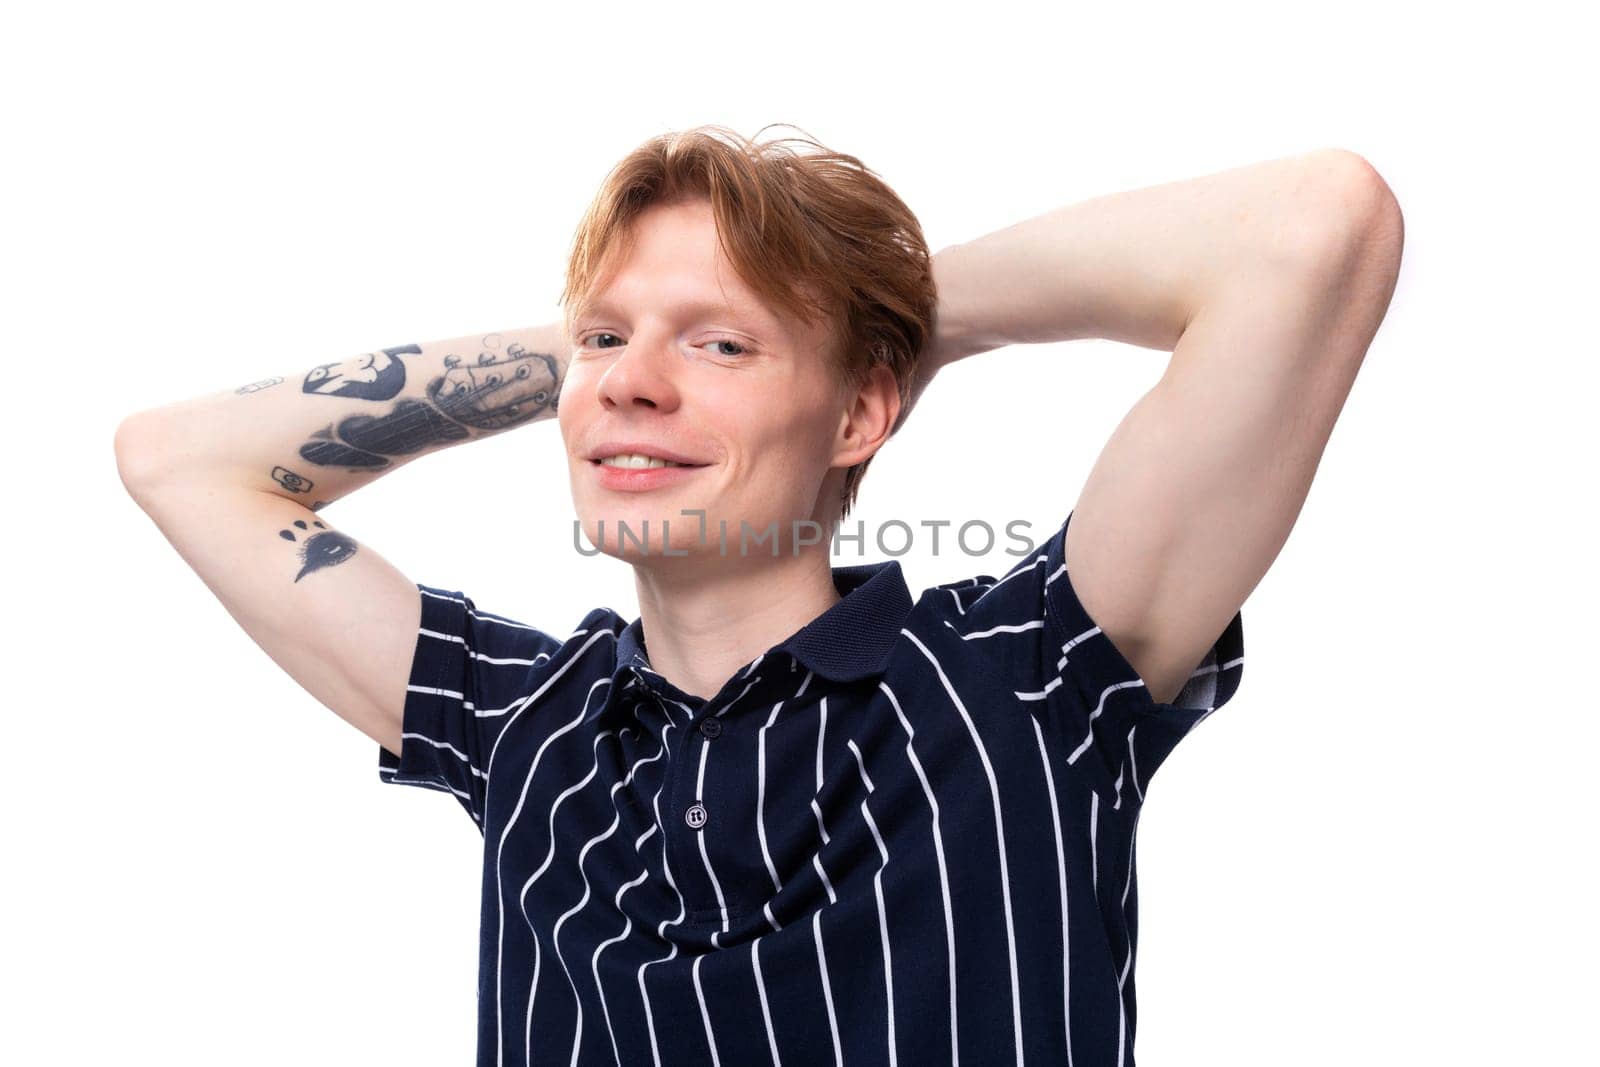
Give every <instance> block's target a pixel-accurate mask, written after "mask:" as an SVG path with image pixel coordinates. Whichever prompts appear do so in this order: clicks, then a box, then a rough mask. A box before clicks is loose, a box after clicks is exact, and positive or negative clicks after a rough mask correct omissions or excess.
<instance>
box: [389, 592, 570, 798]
mask: <svg viewBox="0 0 1600 1067" xmlns="http://www.w3.org/2000/svg"><path fill="white" fill-rule="evenodd" d="M417 591H418V594H419V595H420V596H421V598H422V623H421V625H420V626H419V627H418V629H417V643H416V649H415V652H414V653H413V656H412V661H411V674H410V678H409V679H408V681H407V684H406V701H405V711H404V722H403V725H402V732H401V748H400V753H399V755H398V756H396V755H395V754H394V753H392V752H390V751H389V750H388V749H387V748H384V747H383V746H382V745H380V746H379V747H378V777H379V778H380V779H381V780H383V781H385V782H395V783H397V784H400V785H416V786H422V787H424V788H427V789H437V790H439V791H441V792H448V793H452V794H454V795H455V797H456V799H457V800H458V801H460V803H461V806H462V807H463V808H465V809H466V811H467V814H469V815H471V816H472V819H473V821H474V822H475V823H476V824H477V825H478V828H479V829H480V830H482V829H483V820H484V806H485V805H484V798H485V795H486V791H487V785H488V775H489V769H490V766H491V757H492V756H493V754H494V750H495V743H496V742H497V741H498V740H499V737H500V733H501V731H502V730H503V729H504V728H505V726H506V724H507V723H508V722H510V721H511V720H512V719H513V718H514V716H515V714H516V712H517V710H518V707H519V705H520V704H522V703H525V698H526V697H528V696H529V694H531V693H533V692H534V691H535V689H536V688H537V684H538V679H539V678H540V676H541V667H543V665H545V664H547V663H548V662H549V661H550V658H551V657H552V656H553V655H554V654H555V653H556V652H557V651H558V650H559V648H560V646H561V642H560V641H559V640H557V639H555V638H553V637H551V636H550V635H549V634H546V633H544V632H543V631H541V630H538V629H536V628H534V627H532V626H529V625H527V624H525V623H520V622H516V621H515V620H512V619H508V618H504V617H502V616H499V615H491V614H489V613H488V612H483V611H479V610H478V609H477V607H476V606H475V605H474V604H473V602H472V601H471V599H469V598H468V597H466V596H464V595H463V594H461V593H460V592H450V591H447V590H445V589H440V588H435V587H432V586H427V585H422V584H420V583H418V585H417Z"/></svg>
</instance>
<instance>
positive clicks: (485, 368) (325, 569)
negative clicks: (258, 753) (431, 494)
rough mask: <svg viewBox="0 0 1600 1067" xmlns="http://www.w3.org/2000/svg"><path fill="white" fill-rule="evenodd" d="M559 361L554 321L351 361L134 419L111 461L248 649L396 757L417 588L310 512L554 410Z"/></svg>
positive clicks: (562, 348)
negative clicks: (439, 453) (411, 464)
mask: <svg viewBox="0 0 1600 1067" xmlns="http://www.w3.org/2000/svg"><path fill="white" fill-rule="evenodd" d="M569 358H570V352H569V351H568V349H567V347H566V344H565V341H564V339H563V331H562V328H561V326H560V324H552V325H549V326H543V327H535V328H532V329H526V330H517V331H509V332H506V333H501V334H489V335H487V336H485V335H473V336H470V337H465V338H459V339H456V340H450V341H438V342H432V343H427V344H420V345H404V346H400V347H398V348H390V349H385V350H382V351H379V352H371V353H366V354H363V355H361V356H357V357H355V358H353V359H348V360H345V361H343V362H341V363H331V364H322V365H319V366H317V367H313V368H311V369H310V370H309V371H306V372H303V373H300V374H296V375H293V376H290V377H287V378H285V377H278V376H274V377H270V378H266V379H263V380H262V381H259V382H253V383H251V384H249V385H245V386H241V387H239V388H237V389H226V390H222V391H220V392H217V393H212V394H209V395H206V396H201V397H198V398H195V399H193V400H188V401H184V402H181V403H176V404H172V405H169V406H167V407H162V408H155V409H152V410H150V411H145V412H140V413H138V414H135V415H131V416H129V417H128V418H127V419H126V420H124V421H123V423H122V425H121V426H119V427H118V428H117V435H116V453H117V467H118V471H119V473H120V474H121V475H122V480H123V484H124V485H125V487H126V488H127V490H128V492H129V494H130V495H131V496H132V497H133V498H134V500H135V501H136V502H137V503H138V504H139V506H140V507H141V508H142V509H143V510H144V511H145V513H146V514H147V515H149V517H150V518H151V520H152V521H154V522H155V524H156V525H157V527H159V528H160V530H161V532H162V534H163V535H164V536H165V537H166V538H167V540H168V541H170V542H171V543H172V546H173V548H175V549H176V550H177V551H178V554H179V555H180V556H182V557H183V560H184V562H185V563H187V564H188V565H189V566H190V567H191V568H192V569H193V570H194V572H195V573H196V574H197V575H198V576H199V577H200V579H201V581H203V582H204V583H205V584H206V586H207V587H208V588H209V589H210V590H211V592H212V593H213V594H214V595H215V596H216V597H217V599H218V600H219V601H220V602H221V603H222V605H223V607H225V608H226V609H227V611H228V613H229V614H230V615H232V616H233V618H234V620H235V621H236V622H238V623H239V625H240V627H242V628H243V629H244V631H245V632H246V633H248V634H249V635H250V637H251V639H252V640H254V641H255V642H256V644H257V645H259V646H260V647H261V648H262V650H263V651H265V652H266V653H267V655H268V656H270V657H271V658H272V659H273V660H274V661H275V662H276V663H277V664H278V665H279V666H280V667H282V668H283V669H284V670H285V671H286V672H287V673H288V674H289V675H290V676H291V677H293V678H294V679H295V680H296V681H297V682H299V683H300V684H301V686H303V687H304V688H305V689H306V691H307V692H309V693H310V694H311V695H312V696H314V697H316V698H317V699H318V700H319V701H321V702H322V703H323V704H324V705H326V706H327V707H328V708H330V709H332V710H333V711H334V712H335V713H337V714H338V715H339V716H340V717H342V718H344V719H345V720H346V721H348V722H350V723H351V724H352V725H354V726H356V727H357V728H358V729H360V730H361V731H362V732H363V733H365V734H367V735H368V736H369V737H371V738H372V739H373V740H375V741H377V742H378V743H379V744H381V745H383V746H384V747H385V748H387V749H388V750H389V751H391V752H393V753H394V754H395V755H397V756H398V755H400V754H401V745H402V743H403V737H402V727H403V725H404V711H405V703H406V694H407V692H408V688H407V683H408V681H409V677H410V668H411V664H412V659H413V655H414V653H415V651H416V646H417V641H418V629H419V625H420V620H421V610H422V609H421V599H420V593H419V590H418V589H417V587H416V585H415V584H414V583H413V582H412V581H411V580H410V579H409V578H407V577H406V576H405V575H404V574H402V573H401V572H400V571H399V570H398V569H396V568H395V567H394V566H393V565H391V564H390V563H389V562H388V561H387V560H385V559H384V558H383V557H382V556H380V555H379V554H378V553H376V552H373V551H371V550H370V549H368V548H366V547H365V546H364V545H362V544H361V543H360V542H358V541H357V540H356V538H355V537H354V536H352V535H351V534H350V533H349V532H347V531H344V530H340V529H338V528H336V527H335V526H334V524H333V523H332V522H331V521H330V520H328V519H327V518H326V517H325V516H319V515H317V514H315V511H316V509H318V508H320V507H321V506H322V505H323V504H325V503H331V502H332V501H335V500H338V499H339V498H340V497H342V496H344V495H346V494H348V493H350V492H351V491H353V490H354V489H356V488H359V487H361V486H363V485H366V484H368V483H370V482H371V481H373V480H374V479H376V478H379V477H381V476H382V475H384V474H385V473H387V472H389V471H391V470H394V469H395V468H396V467H398V466H400V465H401V464H403V463H406V462H408V461H410V460H412V459H415V458H417V457H418V456H421V455H424V454H426V453H428V452H431V451H435V450H437V449H440V448H444V447H448V446H449V445H454V444H460V443H463V442H465V441H472V440H476V439H478V438H479V437H483V436H486V435H489V434H494V433H498V432H500V431H502V430H507V429H511V428H512V427H515V426H519V425H522V424H523V423H526V422H533V421H536V420H539V419H544V418H549V417H551V416H552V415H554V414H555V410H556V398H557V396H558V394H559V392H560V386H561V381H562V379H563V377H564V373H565V369H566V365H567V361H568V359H569ZM428 513H429V509H419V515H420V516H423V517H426V516H427V515H428ZM132 580H133V581H135V582H138V581H139V580H140V579H139V578H138V577H137V576H134V577H133V578H132ZM471 652H472V650H471V649H463V650H462V654H463V655H470V654H471Z"/></svg>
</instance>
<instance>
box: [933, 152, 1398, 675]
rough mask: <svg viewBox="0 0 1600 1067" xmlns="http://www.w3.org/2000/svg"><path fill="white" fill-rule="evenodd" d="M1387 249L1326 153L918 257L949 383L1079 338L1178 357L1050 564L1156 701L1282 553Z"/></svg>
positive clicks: (1386, 226) (1376, 312) (1372, 202)
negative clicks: (980, 367)
mask: <svg viewBox="0 0 1600 1067" xmlns="http://www.w3.org/2000/svg"><path fill="white" fill-rule="evenodd" d="M1402 243H1403V221H1402V218H1401V215H1400V210H1399V207H1398V204H1397V203H1396V201H1395V199H1394V197H1393V195H1392V194H1391V193H1390V192H1389V190H1388V188H1387V186H1386V185H1385V184H1384V183H1383V181H1382V179H1381V178H1380V177H1379V176H1378V175H1377V173H1376V172H1375V171H1374V170H1373V169H1372V167H1371V166H1370V165H1369V164H1368V163H1367V162H1366V161H1365V160H1363V159H1361V157H1359V156H1356V155H1354V154H1353V153H1350V152H1344V151H1339V150H1331V149H1330V150H1322V151H1317V152H1312V153H1308V154H1306V155H1303V156H1296V157H1293V158H1289V159H1281V160H1272V161H1269V162H1266V163H1262V164H1257V165H1255V166H1250V167H1242V168H1237V169H1234V170H1229V171H1224V172H1221V173H1219V174H1213V175H1208V176H1205V177H1201V178H1198V179H1194V180H1191V181H1184V182H1175V183H1169V184H1166V185H1158V186H1153V187H1149V188H1144V189H1136V190H1132V191H1128V192H1120V193H1116V194H1113V195H1111V196H1106V197H1100V198H1097V199H1093V200H1088V201H1084V202H1082V203H1079V204H1073V205H1070V206H1068V207H1065V208H1062V209H1059V210H1057V211H1055V212H1052V213H1050V214H1047V215H1044V216H1040V217H1038V218H1035V219H1030V220H1027V221H1025V222H1022V223H1019V224H1017V225H1015V226H1012V227H1009V228H1007V229H1004V230H1000V231H998V232H996V233H993V234H989V235H987V236H985V237H982V238H979V239H977V240H975V241H972V242H968V243H966V244H963V245H957V246H954V247H952V248H947V249H945V250H943V251H941V252H940V253H939V254H938V255H937V256H936V257H935V258H934V272H935V280H936V283H937V286H938V289H939V312H938V322H939V324H940V325H939V327H938V331H937V332H939V333H941V334H943V339H942V341H941V342H940V343H939V345H938V346H936V348H937V350H939V351H942V352H946V353H950V354H951V355H950V356H949V358H947V359H946V360H945V365H948V363H949V362H953V361H954V360H956V359H960V358H965V357H966V356H967V355H973V354H976V353H978V352H983V351H987V350H989V349H992V348H998V347H1002V346H1005V345H1011V344H1027V343H1044V342H1053V341H1065V340H1074V339H1079V338H1087V337H1103V338H1108V339H1111V340H1117V341H1123V342H1126V343H1129V344H1134V345H1139V346H1142V347H1146V348H1158V349H1170V350H1171V351H1172V358H1171V360H1170V361H1169V363H1168V366H1167V368H1166V371H1165V373H1164V374H1163V375H1162V377H1161V380H1160V381H1159V382H1157V383H1156V385H1155V386H1154V387H1153V388H1152V389H1151V390H1150V391H1149V392H1148V393H1146V394H1145V395H1144V396H1143V397H1141V398H1140V400H1139V401H1138V403H1136V404H1135V405H1134V406H1133V408H1132V409H1131V410H1130V411H1129V412H1128V414H1127V415H1126V417H1124V419H1123V420H1122V422H1121V423H1120V424H1119V425H1118V426H1117V428H1116V430H1115V431H1114V432H1113V433H1112V435H1111V437H1110V439H1109V440H1108V441H1107V443H1106V445H1105V448H1104V450H1103V451H1102V452H1101V454H1100V457H1099V459H1098V460H1097V461H1096V463H1095V465H1094V467H1093V469H1092V470H1091V472H1090V474H1089V477H1088V480H1087V481H1086V483H1085V484H1084V487H1083V489H1082V492H1081V494H1080V495H1079V498H1078V501H1077V503H1076V505H1075V506H1074V507H1073V509H1072V511H1073V520H1072V522H1071V524H1070V525H1069V526H1068V529H1067V543H1066V546H1065V555H1066V564H1067V571H1068V573H1069V574H1070V575H1071V580H1072V583H1073V587H1074V588H1075V589H1076V591H1077V592H1078V595H1079V599H1080V601H1081V602H1082V604H1083V606H1084V608H1085V610H1086V611H1087V612H1088V613H1089V615H1090V616H1091V617H1092V618H1093V619H1094V620H1095V621H1096V622H1097V623H1099V625H1100V627H1101V629H1102V630H1103V631H1104V632H1105V633H1106V635H1107V636H1108V637H1109V638H1110V639H1111V641H1112V643H1113V644H1114V645H1116V647H1117V648H1118V649H1119V650H1120V651H1121V652H1122V653H1123V655H1124V657H1125V658H1126V659H1127V660H1128V661H1129V663H1130V664H1132V665H1133V666H1134V667H1135V669H1137V670H1138V672H1139V675H1140V677H1141V678H1143V679H1144V681H1145V683H1146V686H1147V687H1148V689H1149V690H1150V695H1151V697H1152V698H1153V699H1154V700H1156V701H1157V702H1162V703H1164V702H1167V701H1170V700H1172V699H1173V698H1174V697H1176V696H1177V694H1178V693H1179V692H1180V690H1181V689H1182V687H1183V684H1184V682H1185V680H1186V679H1187V678H1188V676H1189V674H1190V672H1191V671H1193V670H1194V668H1195V666H1196V665H1197V664H1198V663H1199V662H1200V660H1201V658H1202V657H1203V656H1204V654H1205V652H1206V650H1207V649H1208V648H1209V647H1210V646H1211V644H1212V643H1213V642H1214V641H1215V640H1216V638H1217V635H1218V634H1219V633H1221V632H1222V630H1223V628H1224V626H1226V624H1227V623H1228V621H1229V620H1230V619H1232V617H1233V616H1234V615H1235V614H1236V613H1237V612H1238V611H1239V609H1240V607H1241V605H1242V604H1243V603H1244V600H1245V598H1246V597H1247V596H1248V595H1249V594H1250V592H1251V590H1253V589H1254V588H1255V586H1256V585H1257V583H1258V582H1259V581H1260V580H1261V578H1262V576H1263V575H1264V574H1265V573H1266V571H1267V568H1268V567H1269V566H1270V565H1271V563H1272V561H1273V560H1274V559H1276V558H1277V555H1278V552H1279V551H1280V550H1281V549H1282V547H1283V545H1284V543H1285V542H1286V541H1287V540H1288V536H1289V531H1290V529H1292V528H1293V526H1294V523H1295V520H1296V519H1297V517H1298V516H1299V513H1300V509H1301V507H1302V505H1303V504H1304V502H1305V499H1306V496H1307V494H1308V492H1309V491H1310V486H1311V480H1312V477H1313V475H1314V474H1315V473H1316V469H1317V464H1318V462H1319V461H1320V459H1321V456H1322V452H1323V449H1324V448H1325V447H1326V445H1327V442H1328V439H1329V437H1330V435H1331V434H1332V431H1333V425H1334V422H1335V420H1336V419H1337V418H1338V415H1339V412H1340V411H1341V409H1342V408H1343V406H1344V402H1345V398H1346V397H1347V396H1348V394H1349V391H1350V388H1351V385H1352V383H1353V382H1354V379H1355V376H1356V372H1357V371H1358V370H1359V368H1360V366H1361V362H1362V360H1363V358H1364V357H1365V354H1366V350H1367V347H1368V345H1369V344H1370V343H1371V341H1372V338H1373V336H1374V335H1375V334H1376V332H1377V329H1378V325H1379V323H1380V322H1381V321H1382V319H1383V315H1384V313H1385V311H1386V310H1387V308H1388V303H1389V298H1390V297H1391V295H1392V294H1393V292H1394V287H1395V282H1396V278H1397V275H1398V271H1399V263H1400V253H1401V247H1402Z"/></svg>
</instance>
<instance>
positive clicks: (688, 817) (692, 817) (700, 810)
mask: <svg viewBox="0 0 1600 1067" xmlns="http://www.w3.org/2000/svg"><path fill="white" fill-rule="evenodd" d="M683 821H684V822H686V823H688V824H689V825H690V826H692V827H694V828H695V829H696V830H698V829H700V827H702V826H704V825H705V824H706V806H705V805H704V804H702V803H700V802H699V801H698V800H697V801H695V802H694V803H693V804H691V805H689V810H688V811H686V812H684V813H683Z"/></svg>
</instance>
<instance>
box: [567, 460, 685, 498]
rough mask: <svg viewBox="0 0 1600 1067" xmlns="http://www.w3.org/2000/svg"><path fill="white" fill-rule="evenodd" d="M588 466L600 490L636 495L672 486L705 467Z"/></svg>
mask: <svg viewBox="0 0 1600 1067" xmlns="http://www.w3.org/2000/svg"><path fill="white" fill-rule="evenodd" d="M589 465H590V466H591V467H593V468H594V472H595V476H596V477H597V478H598V479H599V482H600V487H601V488H602V489H615V490H618V491H620V492H624V493H637V492H642V491H644V490H647V489H660V488H663V487H665V486H668V485H674V484H676V483H677V482H681V481H683V480H684V479H685V478H688V477H689V476H690V475H692V474H694V472H695V471H697V470H700V469H701V468H702V467H704V466H705V464H704V463H702V464H698V465H696V466H693V467H608V466H606V465H605V464H604V463H601V462H600V461H599V460H595V461H593V462H591V463H590V464H589Z"/></svg>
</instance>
